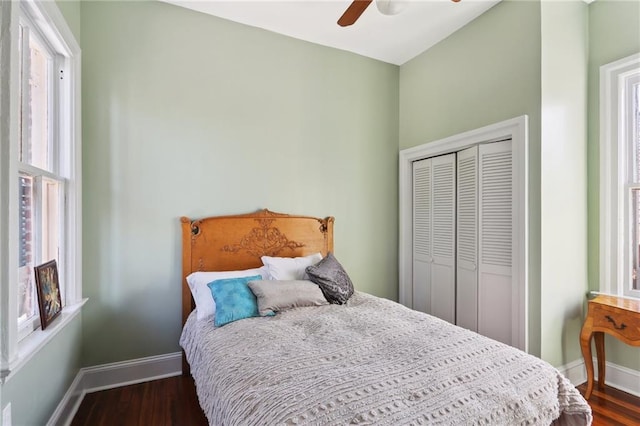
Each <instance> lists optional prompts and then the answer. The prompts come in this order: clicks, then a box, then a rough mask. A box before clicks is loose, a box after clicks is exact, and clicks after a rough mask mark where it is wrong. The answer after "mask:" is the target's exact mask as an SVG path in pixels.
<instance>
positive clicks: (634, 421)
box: [578, 383, 640, 426]
mask: <svg viewBox="0 0 640 426" xmlns="http://www.w3.org/2000/svg"><path fill="white" fill-rule="evenodd" d="M586 389H587V385H586V383H584V384H581V385H580V386H578V390H580V392H581V393H582V394H583V395H584V392H585V390H586ZM589 405H590V406H591V411H592V412H593V426H618V425H625V426H627V425H628V426H638V425H640V398H639V397H637V396H633V395H631V394H628V393H626V392H622V391H620V390H618V389H614V388H612V387H609V386H605V388H604V389H603V390H598V386H597V385H596V386H595V388H594V389H593V392H592V394H591V397H590V398H589Z"/></svg>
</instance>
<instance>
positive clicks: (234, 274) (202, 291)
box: [187, 266, 269, 320]
mask: <svg viewBox="0 0 640 426" xmlns="http://www.w3.org/2000/svg"><path fill="white" fill-rule="evenodd" d="M254 275H260V276H262V278H263V279H265V280H266V279H268V276H269V273H268V272H267V268H265V267H264V266H261V267H260V268H254V269H245V270H243V271H215V272H193V273H192V274H189V275H188V276H187V284H189V289H190V290H191V295H192V296H193V300H194V301H195V302H196V315H197V317H198V319H199V320H200V319H204V318H206V317H208V316H210V315H213V314H215V312H216V302H214V300H213V296H212V295H211V290H210V289H209V287H207V284H209V283H210V282H211V281H215V280H223V279H226V278H241V277H251V276H254Z"/></svg>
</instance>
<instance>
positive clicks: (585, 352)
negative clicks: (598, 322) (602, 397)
mask: <svg viewBox="0 0 640 426" xmlns="http://www.w3.org/2000/svg"><path fill="white" fill-rule="evenodd" d="M590 323H591V322H590V321H586V322H585V324H584V325H583V326H582V331H581V332H580V348H581V349H582V357H583V358H584V366H585V367H586V369H587V390H586V391H585V393H584V398H585V399H589V397H590V396H591V392H593V357H592V356H591V335H592V332H591V327H590Z"/></svg>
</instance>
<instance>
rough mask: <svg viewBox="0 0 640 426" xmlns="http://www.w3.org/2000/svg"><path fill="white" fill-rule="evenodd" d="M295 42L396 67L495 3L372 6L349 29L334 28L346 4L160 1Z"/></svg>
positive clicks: (324, 0)
mask: <svg viewBox="0 0 640 426" xmlns="http://www.w3.org/2000/svg"><path fill="white" fill-rule="evenodd" d="M162 1H165V2H167V3H172V4H175V5H178V6H182V7H186V8H189V9H193V10H196V11H199V12H203V13H208V14H211V15H214V16H218V17H221V18H224V19H228V20H231V21H235V22H240V23H242V24H246V25H251V26H253V27H258V28H263V29H265V30H269V31H273V32H275V33H280V34H284V35H287V36H290V37H294V38H297V39H300V40H306V41H310V42H312V43H317V44H321V45H324V46H330V47H335V48H337V49H342V50H347V51H349V52H354V53H358V54H360V55H363V56H367V57H370V58H374V59H378V60H380V61H384V62H388V63H391V64H396V65H402V64H403V63H405V62H407V61H408V60H410V59H412V58H413V57H415V56H417V55H418V54H420V53H422V52H424V51H425V50H427V49H429V48H430V47H431V46H433V45H434V44H436V43H438V42H439V41H440V40H442V39H444V38H446V37H447V36H449V35H450V34H451V33H453V32H455V31H456V30H458V29H459V28H461V27H463V26H464V25H466V24H467V23H469V22H470V21H472V20H473V19H475V18H476V17H478V16H479V15H481V14H482V13H483V12H485V11H486V10H487V9H489V8H490V7H492V6H494V5H495V4H497V3H498V2H499V1H500V0H461V1H460V2H459V3H454V2H452V1H451V0H410V1H409V4H408V5H407V7H406V9H405V10H404V11H403V12H401V13H400V14H398V15H394V16H388V15H383V14H381V13H380V12H379V11H378V9H377V8H376V5H375V2H374V3H372V4H371V5H369V7H368V8H367V10H365V11H364V13H363V14H362V16H361V17H360V19H358V21H357V22H356V23H355V24H354V25H352V26H350V27H344V28H343V27H340V26H338V24H337V23H336V22H337V21H338V18H340V16H341V15H342V13H343V12H344V11H345V9H346V8H347V7H348V6H349V4H351V1H350V0H289V1H277V0H234V1H228V0H227V1H220V0H162Z"/></svg>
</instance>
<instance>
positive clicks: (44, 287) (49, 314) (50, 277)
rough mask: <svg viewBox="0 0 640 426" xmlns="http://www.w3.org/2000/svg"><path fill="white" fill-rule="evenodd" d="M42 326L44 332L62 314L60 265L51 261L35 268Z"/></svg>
mask: <svg viewBox="0 0 640 426" xmlns="http://www.w3.org/2000/svg"><path fill="white" fill-rule="evenodd" d="M33 269H34V272H35V278H36V291H37V293H38V308H39V309H40V325H41V327H42V329H43V330H44V329H45V328H47V326H49V324H51V322H52V321H53V320H54V319H56V317H58V316H59V315H60V313H61V312H62V298H61V296H60V283H59V281H58V265H57V263H56V261H55V260H51V261H49V262H47V263H43V264H42V265H38V266H35V267H34V268H33Z"/></svg>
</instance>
